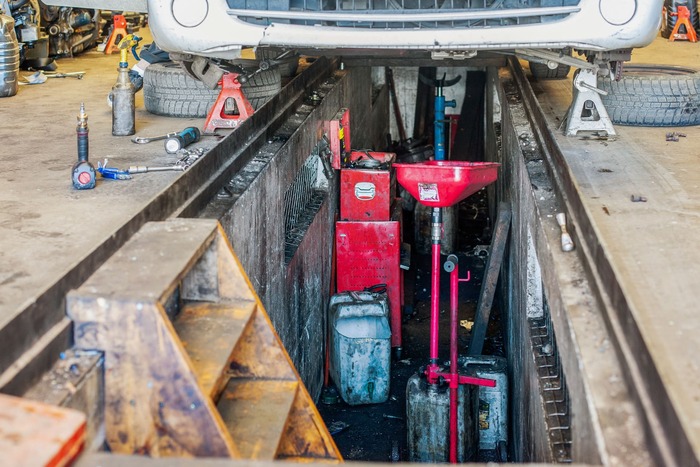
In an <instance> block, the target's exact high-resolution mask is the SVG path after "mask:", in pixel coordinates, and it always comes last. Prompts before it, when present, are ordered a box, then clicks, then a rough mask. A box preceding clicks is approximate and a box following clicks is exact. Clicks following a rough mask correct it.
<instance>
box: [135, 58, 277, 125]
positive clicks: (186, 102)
mask: <svg viewBox="0 0 700 467" xmlns="http://www.w3.org/2000/svg"><path fill="white" fill-rule="evenodd" d="M241 89H242V91H243V94H245V96H246V98H247V99H248V101H249V102H250V104H251V105H252V106H253V109H256V110H257V109H258V108H260V107H262V105H263V104H264V103H265V102H267V101H268V100H269V99H270V98H271V97H272V96H274V95H275V94H277V93H278V92H279V91H280V90H281V89H282V80H281V77H280V73H279V70H276V69H270V70H265V71H261V72H259V73H257V74H256V75H254V76H253V77H252V78H250V79H249V80H248V81H247V82H245V83H244V84H243V85H242V86H241ZM219 91H220V89H218V88H217V89H209V88H207V87H206V86H204V84H202V82H201V81H199V80H196V79H194V78H192V77H191V76H189V75H188V74H187V73H186V72H185V70H184V69H183V68H182V67H181V66H180V64H177V63H173V62H166V63H154V64H152V65H149V66H148V68H146V72H145V73H144V76H143V101H144V104H145V106H146V110H148V111H149V112H151V113H152V114H156V115H164V116H167V117H189V118H202V117H206V116H207V114H208V113H209V110H210V109H211V107H212V106H213V105H214V102H215V101H216V98H217V97H218V96H219Z"/></svg>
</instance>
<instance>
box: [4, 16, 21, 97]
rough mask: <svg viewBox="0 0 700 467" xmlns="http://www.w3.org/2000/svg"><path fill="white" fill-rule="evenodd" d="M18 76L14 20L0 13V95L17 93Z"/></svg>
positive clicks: (17, 47)
mask: <svg viewBox="0 0 700 467" xmlns="http://www.w3.org/2000/svg"><path fill="white" fill-rule="evenodd" d="M18 77H19V43H18V42H17V35H16V34H15V20H14V19H12V17H11V16H7V15H2V14H0V97H11V96H14V95H15V94H17V89H18V87H19V86H18V85H19V82H18Z"/></svg>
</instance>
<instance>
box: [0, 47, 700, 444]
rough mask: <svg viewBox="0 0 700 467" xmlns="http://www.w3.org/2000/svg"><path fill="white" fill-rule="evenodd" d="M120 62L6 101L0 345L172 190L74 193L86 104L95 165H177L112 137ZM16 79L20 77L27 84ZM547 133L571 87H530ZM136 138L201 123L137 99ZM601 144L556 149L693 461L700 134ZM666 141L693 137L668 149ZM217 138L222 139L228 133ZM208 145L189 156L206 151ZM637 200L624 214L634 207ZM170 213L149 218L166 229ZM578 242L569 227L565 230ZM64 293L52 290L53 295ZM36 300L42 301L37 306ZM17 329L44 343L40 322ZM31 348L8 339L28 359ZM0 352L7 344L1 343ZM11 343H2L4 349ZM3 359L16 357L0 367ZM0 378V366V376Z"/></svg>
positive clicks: (645, 52) (0, 152) (116, 185)
mask: <svg viewBox="0 0 700 467" xmlns="http://www.w3.org/2000/svg"><path fill="white" fill-rule="evenodd" d="M633 61H634V62H639V63H675V64H681V65H689V66H693V65H697V64H698V63H700V44H691V43H687V42H676V43H668V42H667V41H665V40H663V39H659V40H657V42H655V43H654V44H653V45H652V46H651V47H649V48H647V49H642V50H638V51H635V52H634V55H633ZM117 62H118V56H117V55H111V56H105V55H104V54H102V53H98V52H96V51H91V52H88V53H86V54H83V55H80V56H78V57H77V58H75V59H64V60H60V61H59V71H66V72H67V71H86V72H87V74H86V75H85V78H84V79H83V80H75V79H71V78H67V79H52V80H49V81H48V82H47V83H45V84H42V85H37V86H23V87H22V88H21V89H20V92H19V94H18V95H17V96H14V97H11V98H5V99H2V100H0V141H2V142H3V144H2V147H1V148H0V174H2V175H1V176H0V336H4V337H7V335H6V333H3V332H2V329H4V328H7V326H8V325H9V324H11V323H17V322H18V321H19V320H18V319H17V317H18V315H19V314H20V313H21V312H22V311H23V310H25V309H32V310H35V316H38V317H40V316H45V315H48V314H51V313H60V312H61V311H62V308H61V307H62V296H59V295H51V294H46V292H47V291H50V290H51V289H52V287H54V284H56V283H59V282H60V281H61V278H62V277H64V276H65V275H66V274H70V273H71V271H73V273H74V274H79V272H77V271H79V269H80V267H79V266H80V264H81V263H82V262H83V261H85V259H86V258H87V257H89V255H90V254H91V252H92V251H94V250H96V249H98V248H99V247H100V246H101V245H103V244H105V243H108V242H110V241H113V239H114V236H115V232H117V231H119V230H120V229H121V228H122V226H124V225H125V224H126V223H128V222H129V221H130V220H132V219H133V218H134V217H135V216H137V215H138V213H139V212H140V211H141V210H142V209H143V208H144V207H145V206H146V205H148V204H149V202H150V201H151V200H152V199H154V198H155V197H157V196H158V194H159V193H161V192H162V191H163V190H164V189H165V188H166V187H167V186H168V185H169V184H170V183H172V182H173V181H174V180H176V179H177V178H178V177H180V176H181V174H180V173H177V172H164V173H152V174H142V175H136V176H135V177H134V179H133V180H131V181H126V182H122V181H111V180H99V179H98V185H97V187H96V189H94V190H88V191H76V190H74V189H73V188H72V186H71V183H70V169H71V166H72V165H73V163H74V162H75V161H76V157H77V156H76V143H75V125H76V115H77V113H78V109H79V106H80V103H81V102H85V106H86V110H87V113H88V115H89V127H90V154H91V161H92V162H93V164H95V165H97V161H98V160H103V159H104V158H105V157H106V158H108V159H109V161H110V165H111V166H117V167H121V168H126V167H128V166H129V165H166V164H168V163H171V162H173V161H174V156H170V155H167V154H165V152H164V150H163V147H162V144H160V143H159V142H156V143H151V144H149V145H135V144H133V143H131V141H130V137H113V136H112V135H111V112H110V109H109V108H108V107H107V105H106V96H107V94H108V92H109V90H110V88H111V86H112V85H113V83H114V81H115V80H116V66H117ZM22 74H28V73H25V72H23V73H22ZM533 87H534V88H535V90H536V92H537V93H538V96H539V99H540V103H541V105H542V107H543V108H544V110H545V113H546V116H547V119H548V121H549V123H550V125H551V126H552V127H553V128H555V127H557V126H558V125H559V122H560V119H561V118H562V117H563V116H564V115H565V113H566V108H567V107H568V105H569V101H570V95H571V83H570V82H569V81H561V82H542V83H533ZM137 96H138V97H137V101H136V102H137V111H136V122H137V123H136V126H137V134H138V135H144V136H149V135H158V134H163V133H166V132H170V131H173V130H178V129H181V128H184V127H186V126H191V125H194V126H198V127H200V128H201V126H202V125H203V123H204V119H175V118H164V117H157V116H154V115H151V114H149V113H147V112H146V111H145V109H144V108H143V101H142V98H141V97H140V94H139V95H137ZM617 130H618V133H619V134H618V137H617V138H615V139H614V140H608V141H593V140H584V139H582V138H566V137H564V136H561V135H560V134H559V133H558V132H555V133H557V134H558V135H559V136H558V137H557V141H558V143H559V145H560V146H561V147H562V150H563V152H564V154H565V158H566V160H567V162H568V163H569V167H570V169H569V170H571V171H572V172H573V174H574V177H575V179H576V180H577V182H578V189H579V191H580V193H581V194H582V197H583V198H584V200H585V206H586V210H587V212H588V214H589V216H590V217H591V218H592V220H593V222H594V226H595V229H596V232H597V234H598V237H599V239H600V244H601V246H602V248H603V252H604V253H603V254H604V255H605V257H606V258H608V259H609V261H610V262H611V263H612V265H613V268H614V271H615V273H616V274H617V276H618V280H619V282H620V284H621V286H622V291H623V292H624V299H625V300H626V302H627V303H628V305H629V307H630V309H631V311H632V314H633V316H634V319H635V320H636V322H637V323H638V325H639V327H640V329H641V334H642V336H643V339H644V341H645V342H646V344H647V346H648V348H649V349H650V351H651V354H652V358H653V361H654V363H655V365H656V366H657V368H659V372H660V374H661V378H662V381H663V383H664V385H665V386H666V388H667V390H668V391H669V393H670V394H671V399H672V401H673V404H674V407H675V409H676V412H677V413H678V414H679V416H680V417H681V418H682V424H683V426H684V427H685V429H686V430H687V431H688V433H689V435H688V436H689V438H690V439H691V440H692V443H693V445H694V448H695V450H696V452H700V425H699V424H698V420H700V393H699V392H698V387H700V371H698V370H699V368H698V367H699V364H698V363H697V360H696V359H695V356H696V355H697V354H698V353H700V341H698V340H697V339H696V335H697V333H698V331H699V330H700V317H698V315H697V313H696V310H697V303H698V302H700V279H699V277H700V274H697V273H696V271H697V270H698V266H697V265H698V264H700V252H698V249H697V248H696V247H695V241H696V239H697V238H698V234H697V232H698V231H699V228H700V219H699V218H698V212H700V209H699V208H700V173H699V171H698V170H697V168H698V164H699V163H700V158H699V157H698V156H699V155H700V154H699V153H698V148H699V147H700V145H698V141H700V127H690V128H682V129H673V128H633V127H622V126H618V127H617ZM668 131H680V132H683V133H685V134H686V135H687V137H686V138H681V140H680V141H679V142H677V143H676V142H666V141H665V134H666V132H668ZM222 133H223V132H222ZM215 144H216V140H215V139H213V138H205V139H203V140H202V141H201V142H200V143H198V144H197V145H195V146H197V147H204V148H211V147H213V146H214V145H215ZM632 194H635V195H642V196H645V197H646V198H647V199H648V201H647V202H646V203H632V202H631V201H630V195H632ZM169 214H170V212H169V211H168V210H167V209H165V210H164V211H163V212H162V213H157V215H159V216H162V218H164V217H167V216H168V215H169ZM573 227H574V229H575V226H573ZM59 288H60V287H59ZM41 296H49V298H48V299H47V300H45V301H42V300H39V298H40V297H41ZM22 329H29V330H31V332H34V333H37V334H38V333H40V332H44V331H46V330H47V329H46V326H45V325H44V324H43V323H42V322H40V321H37V322H34V323H31V324H29V325H26V326H25V327H24V328H22ZM35 338H36V335H32V334H26V335H19V336H17V335H15V336H12V342H17V343H21V344H22V345H26V346H28V345H29V343H30V342H32V341H33V340H34V339H35ZM0 340H1V339H0ZM3 342H6V341H3ZM3 358H4V359H6V360H11V359H13V358H16V356H14V357H13V356H12V355H10V354H5V355H4V356H3V357H0V364H1V363H3V362H4V361H3ZM0 367H1V368H4V365H0Z"/></svg>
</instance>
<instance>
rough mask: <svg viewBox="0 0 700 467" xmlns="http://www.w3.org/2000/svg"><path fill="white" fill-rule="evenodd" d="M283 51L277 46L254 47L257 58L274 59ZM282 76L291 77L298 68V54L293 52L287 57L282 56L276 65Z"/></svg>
mask: <svg viewBox="0 0 700 467" xmlns="http://www.w3.org/2000/svg"><path fill="white" fill-rule="evenodd" d="M284 52H285V50H284V49H280V48H277V47H258V48H257V49H255V58H256V59H258V60H265V59H267V60H274V59H276V58H277V57H279V56H280V55H282V54H283V53H284ZM277 68H279V70H280V75H281V76H282V78H291V77H292V76H294V75H296V74H297V70H298V69H299V54H298V53H296V52H294V53H292V54H291V55H290V56H289V57H286V58H283V59H282V60H281V63H280V64H279V65H277Z"/></svg>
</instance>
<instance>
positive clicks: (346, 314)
mask: <svg viewBox="0 0 700 467" xmlns="http://www.w3.org/2000/svg"><path fill="white" fill-rule="evenodd" d="M330 320H331V326H332V332H331V338H330V345H331V367H330V372H331V376H332V377H333V381H335V384H336V386H337V388H338V392H339V393H340V397H342V398H343V400H344V401H345V402H346V403H347V404H349V405H360V404H380V403H382V402H386V400H387V399H388V398H389V381H390V372H391V329H390V327H389V302H388V300H387V297H386V294H375V293H370V292H345V293H341V294H337V295H334V296H333V297H331V301H330Z"/></svg>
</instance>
